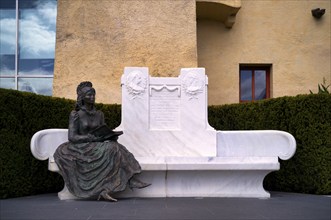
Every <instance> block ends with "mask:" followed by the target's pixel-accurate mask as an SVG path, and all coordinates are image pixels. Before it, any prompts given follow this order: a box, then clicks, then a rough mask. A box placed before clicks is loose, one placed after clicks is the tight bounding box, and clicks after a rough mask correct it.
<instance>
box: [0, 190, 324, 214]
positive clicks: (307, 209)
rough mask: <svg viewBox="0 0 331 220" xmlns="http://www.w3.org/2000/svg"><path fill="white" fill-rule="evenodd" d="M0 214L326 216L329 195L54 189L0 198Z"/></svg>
mask: <svg viewBox="0 0 331 220" xmlns="http://www.w3.org/2000/svg"><path fill="white" fill-rule="evenodd" d="M0 211H1V215H0V219H1V220H10V219H12V220H25V219H56V220H58V219H68V220H71V219H79V220H97V219H99V220H101V219H103V220H104V219H108V220H111V219H119V220H121V219H141V220H142V219H144V220H145V219H146V220H148V219H153V220H158V219H173V220H177V219H185V220H198V219H199V220H210V219H226V220H233V219H242V220H246V219H248V220H255V219H272V220H330V219H331V197H330V196H316V195H306V194H296V193H280V192H272V193H271V198H270V199H252V198H131V199H120V200H119V201H118V202H115V203H114V202H106V201H88V200H85V201H81V200H80V201H78V200H76V201H73V200H72V201H61V200H59V199H58V198H57V195H56V194H45V195H37V196H29V197H21V198H14V199H6V200H0Z"/></svg>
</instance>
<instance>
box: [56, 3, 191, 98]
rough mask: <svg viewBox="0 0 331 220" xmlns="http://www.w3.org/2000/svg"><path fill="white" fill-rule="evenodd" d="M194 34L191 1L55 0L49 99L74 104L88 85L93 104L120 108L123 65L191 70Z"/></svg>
mask: <svg viewBox="0 0 331 220" xmlns="http://www.w3.org/2000/svg"><path fill="white" fill-rule="evenodd" d="M196 33H197V32H196V16H195V0H176V1H169V0H158V1H155V0H130V1H123V0H122V1H118V0H74V1H73V0H58V15H57V36H56V37H57V39H56V52H55V70H54V82H53V95H54V96H58V97H66V98H70V99H75V98H76V87H77V85H78V83H79V82H81V81H85V80H89V81H92V82H93V84H94V87H95V88H96V90H97V97H96V98H97V100H96V101H97V102H102V103H120V102H121V88H120V77H121V75H122V73H123V70H124V67H125V66H146V67H149V71H150V74H152V75H153V76H171V75H177V74H179V71H180V68H182V67H197V43H196V41H197V37H196Z"/></svg>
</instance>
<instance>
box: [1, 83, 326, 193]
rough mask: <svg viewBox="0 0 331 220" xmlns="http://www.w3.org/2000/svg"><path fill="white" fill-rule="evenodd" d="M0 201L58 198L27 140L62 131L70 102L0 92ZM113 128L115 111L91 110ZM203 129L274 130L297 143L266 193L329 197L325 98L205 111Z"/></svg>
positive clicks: (52, 178) (53, 177) (54, 181)
mask: <svg viewBox="0 0 331 220" xmlns="http://www.w3.org/2000/svg"><path fill="white" fill-rule="evenodd" d="M0 102H1V105H0V169H1V173H0V180H1V181H0V186H1V187H0V198H10V197H18V196H26V195H34V194H40V193H50V192H58V191H59V190H61V189H62V187H63V180H62V178H61V177H60V175H59V174H57V173H53V172H49V171H48V169H47V164H48V162H47V161H39V160H37V159H35V158H34V157H33V156H32V154H31V151H30V140H31V137H32V135H33V134H34V133H35V132H37V131H39V130H42V129H47V128H67V127H68V116H69V113H70V111H71V110H72V109H73V108H74V104H75V101H73V100H68V99H61V98H53V97H47V96H40V95H35V94H31V93H24V92H18V91H13V90H6V89H0ZM97 108H98V109H100V110H102V111H103V112H104V113H105V118H106V123H107V124H108V125H109V126H110V127H112V128H115V127H117V126H118V125H119V123H120V120H121V107H120V105H106V104H97ZM209 123H210V125H211V126H213V127H214V128H216V129H217V130H259V129H263V130H265V129H275V130H283V131H287V132H290V133H291V134H292V135H293V136H294V137H295V138H296V141H297V151H296V154H295V155H294V157H293V158H291V159H290V160H288V161H281V170H280V171H277V172H273V173H271V174H269V175H268V176H267V178H266V179H265V187H266V189H268V190H279V191H289V192H302V193H313V194H330V193H331V179H330V173H331V160H330V158H331V135H330V134H331V95H301V96H297V97H282V98H276V99H270V100H266V101H261V102H256V103H247V104H233V105H223V106H210V107H209Z"/></svg>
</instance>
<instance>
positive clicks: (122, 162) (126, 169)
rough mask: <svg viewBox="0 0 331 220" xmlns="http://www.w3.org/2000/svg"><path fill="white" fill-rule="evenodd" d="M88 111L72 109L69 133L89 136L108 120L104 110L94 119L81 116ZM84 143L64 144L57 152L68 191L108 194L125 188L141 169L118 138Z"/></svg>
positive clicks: (95, 194)
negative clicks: (85, 118) (90, 132)
mask: <svg viewBox="0 0 331 220" xmlns="http://www.w3.org/2000/svg"><path fill="white" fill-rule="evenodd" d="M84 114H87V112H84V111H83V110H79V111H72V113H71V114H70V118H69V133H70V132H75V133H77V134H78V136H77V137H79V135H82V136H84V135H85V136H86V135H87V134H88V132H89V131H91V130H93V129H94V128H96V127H98V126H99V125H101V124H103V123H104V116H103V113H102V112H101V111H95V112H94V114H92V115H91V118H92V119H91V120H90V122H89V121H88V120H87V121H86V120H81V119H80V118H81V116H83V115H84ZM70 129H71V130H70ZM73 130H74V131H73ZM69 136H70V134H69ZM80 142H81V141H80ZM80 142H79V141H78V143H76V142H70V141H69V142H66V143H63V144H62V145H60V146H59V147H58V148H57V150H56V152H55V154H54V159H55V162H56V164H57V165H58V167H59V169H60V172H61V175H62V176H63V179H64V181H65V184H66V186H67V188H68V190H69V191H70V192H71V193H72V194H73V195H75V196H77V197H80V198H91V197H96V196H98V195H99V194H100V193H101V192H102V191H104V190H106V192H107V193H108V194H113V193H116V192H120V191H123V190H125V188H126V186H127V184H128V181H129V180H130V178H131V177H132V176H133V175H134V174H138V173H140V172H141V167H140V165H139V163H138V161H137V160H136V159H135V158H134V156H133V155H132V154H131V153H130V152H129V151H128V150H127V149H126V148H125V147H124V146H123V145H121V144H119V143H118V142H117V141H116V140H113V141H105V142H85V143H84V142H82V143H80Z"/></svg>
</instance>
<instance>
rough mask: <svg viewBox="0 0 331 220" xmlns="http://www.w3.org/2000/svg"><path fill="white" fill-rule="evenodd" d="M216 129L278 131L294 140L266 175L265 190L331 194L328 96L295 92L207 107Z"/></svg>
mask: <svg viewBox="0 0 331 220" xmlns="http://www.w3.org/2000/svg"><path fill="white" fill-rule="evenodd" d="M209 123H210V125H211V126H212V127H214V128H215V129H217V130H282V131H286V132H289V133H291V134H292V135H293V136H294V137H295V139H296V142H297V150H296V153H295V155H294V156H293V157H292V158H291V159H290V160H287V161H280V163H281V169H280V171H277V172H273V173H271V174H269V175H268V176H267V177H266V179H265V181H264V186H265V188H266V189H268V190H276V191H287V192H300V193H312V194H331V95H328V94H316V95H298V96H296V97H281V98H274V99H269V100H264V101H259V102H255V103H246V104H232V105H223V106H210V107H209Z"/></svg>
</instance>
